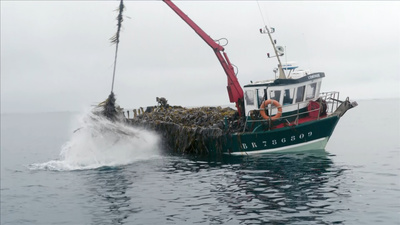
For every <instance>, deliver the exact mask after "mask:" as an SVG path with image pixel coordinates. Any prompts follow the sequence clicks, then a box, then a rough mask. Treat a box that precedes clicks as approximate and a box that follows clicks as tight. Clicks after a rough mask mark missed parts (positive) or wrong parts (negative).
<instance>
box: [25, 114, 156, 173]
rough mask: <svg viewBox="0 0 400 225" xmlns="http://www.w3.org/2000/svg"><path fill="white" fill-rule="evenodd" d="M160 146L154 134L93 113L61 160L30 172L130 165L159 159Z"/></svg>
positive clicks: (84, 119)
mask: <svg viewBox="0 0 400 225" xmlns="http://www.w3.org/2000/svg"><path fill="white" fill-rule="evenodd" d="M159 145H160V138H159V136H158V135H157V134H155V133H153V132H151V131H147V130H143V129H139V128H135V127H131V126H127V125H126V124H125V123H123V122H118V121H114V122H112V121H110V120H108V119H105V118H104V117H102V116H99V115H98V114H94V113H93V112H89V113H86V114H85V115H84V116H83V117H82V118H81V121H80V128H79V129H77V130H75V131H74V133H73V134H72V137H71V139H70V141H68V142H67V143H65V144H64V145H63V146H62V148H61V152H60V159H58V160H51V161H49V162H45V163H35V164H31V165H30V166H29V168H30V169H33V170H57V171H68V170H86V169H95V168H99V167H104V166H120V165H127V164H131V163H134V162H136V161H142V160H149V159H152V158H157V157H159V156H160V154H159V149H160V146H159Z"/></svg>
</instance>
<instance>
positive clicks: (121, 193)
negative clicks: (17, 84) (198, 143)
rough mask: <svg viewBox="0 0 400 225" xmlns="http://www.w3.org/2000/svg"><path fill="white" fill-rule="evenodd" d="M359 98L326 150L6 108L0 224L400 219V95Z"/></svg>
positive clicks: (370, 221)
mask: <svg viewBox="0 0 400 225" xmlns="http://www.w3.org/2000/svg"><path fill="white" fill-rule="evenodd" d="M358 103H359V105H358V107H356V108H354V109H351V110H350V111H348V112H347V113H346V114H345V115H344V116H343V117H342V118H341V120H340V121H339V124H338V126H337V127H336V130H335V132H334V133H333V136H332V137H331V139H330V141H329V143H328V145H327V147H326V149H325V150H314V151H307V152H299V153H285V154H279V153H275V154H264V155H256V156H239V157H231V156H202V157H199V156H190V155H177V154H174V153H172V152H168V151H165V150H163V146H160V144H159V138H158V137H157V135H156V134H154V133H151V132H149V131H144V130H140V129H137V128H131V127H116V126H117V125H112V124H107V122H105V121H97V122H96V123H95V122H93V120H95V119H96V118H90V116H88V115H87V114H88V113H67V112H65V113H36V114H2V115H1V224H4V225H5V224H96V225H97V224H307V225H308V224H363V225H364V224H400V141H399V140H400V131H399V129H400V111H399V108H400V100H399V99H387V100H362V101H358ZM116 130H118V132H115V131H116Z"/></svg>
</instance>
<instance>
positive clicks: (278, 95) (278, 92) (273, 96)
mask: <svg viewBox="0 0 400 225" xmlns="http://www.w3.org/2000/svg"><path fill="white" fill-rule="evenodd" d="M269 98H270V99H273V100H276V101H278V102H279V100H280V99H281V90H273V91H271V92H270V93H269Z"/></svg>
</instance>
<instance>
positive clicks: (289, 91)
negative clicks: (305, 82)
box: [283, 88, 294, 105]
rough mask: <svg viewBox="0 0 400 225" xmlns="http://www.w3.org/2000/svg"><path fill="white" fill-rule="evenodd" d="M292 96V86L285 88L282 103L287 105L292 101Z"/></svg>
mask: <svg viewBox="0 0 400 225" xmlns="http://www.w3.org/2000/svg"><path fill="white" fill-rule="evenodd" d="M293 98H294V88H292V89H285V93H284V94H283V104H284V105H288V104H292V103H293Z"/></svg>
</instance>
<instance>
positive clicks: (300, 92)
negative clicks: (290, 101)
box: [296, 86, 306, 103]
mask: <svg viewBox="0 0 400 225" xmlns="http://www.w3.org/2000/svg"><path fill="white" fill-rule="evenodd" d="M305 87H306V86H300V87H298V88H297V93H296V103H297V102H302V101H303V99H304V91H305Z"/></svg>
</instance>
